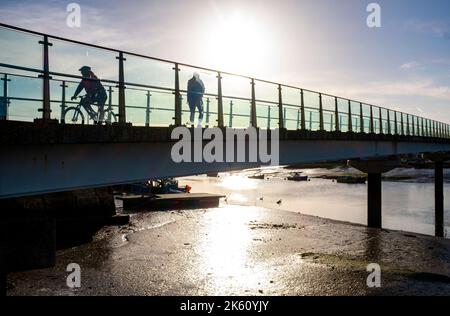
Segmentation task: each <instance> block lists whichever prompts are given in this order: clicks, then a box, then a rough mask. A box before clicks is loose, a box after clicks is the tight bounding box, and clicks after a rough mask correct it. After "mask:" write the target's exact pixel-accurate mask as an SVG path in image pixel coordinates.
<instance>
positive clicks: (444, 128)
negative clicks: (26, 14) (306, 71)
mask: <svg viewBox="0 0 450 316" xmlns="http://www.w3.org/2000/svg"><path fill="white" fill-rule="evenodd" d="M0 27H3V28H7V29H11V30H15V31H18V32H22V33H27V34H33V35H37V36H42V37H43V39H44V41H41V42H40V43H41V44H43V45H44V52H45V51H47V52H48V46H50V45H52V44H51V43H49V41H48V40H49V39H53V40H57V41H63V42H68V43H73V44H77V45H82V46H87V47H92V48H95V49H100V50H105V51H110V52H115V53H118V54H119V56H121V58H122V59H123V60H125V57H126V56H134V57H138V58H143V59H149V60H154V61H159V62H163V63H168V64H172V65H174V66H175V69H176V70H177V71H178V70H179V69H180V68H179V67H180V66H181V67H189V68H194V69H198V70H203V71H207V72H211V73H215V74H218V75H219V76H221V75H226V76H234V77H240V78H245V79H248V80H249V84H250V83H252V86H253V96H252V97H249V98H242V97H231V96H226V95H223V96H222V94H221V93H219V92H218V94H211V93H205V95H206V96H211V97H216V98H226V99H234V100H244V101H250V102H251V103H252V104H254V103H255V102H256V103H265V104H266V105H267V104H271V105H274V106H276V105H277V104H278V103H277V102H275V101H268V100H258V99H256V98H255V96H254V85H255V83H256V85H257V84H258V83H259V82H260V83H266V84H270V85H274V88H275V87H276V86H278V87H279V88H280V89H282V88H283V87H284V88H289V89H294V90H299V92H301V93H304V92H309V93H314V94H317V96H318V97H319V102H321V97H323V96H326V97H331V98H334V99H335V100H336V104H337V100H338V99H339V100H344V101H347V102H349V107H350V105H351V103H356V104H359V105H360V106H361V111H362V105H365V106H368V107H369V109H370V111H371V113H373V109H374V108H375V109H379V111H378V110H377V111H375V115H373V114H371V115H370V116H367V115H366V114H365V113H360V116H361V118H369V119H370V122H369V123H368V124H369V127H370V129H372V128H373V126H376V124H378V123H381V122H383V121H386V120H387V122H388V124H389V125H390V124H391V123H393V124H396V125H398V124H401V128H402V132H401V134H405V132H404V131H403V126H404V124H405V122H404V118H406V124H407V126H406V134H410V133H411V132H413V133H414V131H415V126H418V125H420V120H421V119H422V120H423V119H425V120H427V121H429V122H430V123H433V124H432V127H431V128H432V129H433V130H435V133H436V134H437V135H441V136H446V135H447V134H448V132H449V125H448V124H446V123H441V122H437V121H435V120H431V119H427V118H423V117H419V116H417V115H413V114H408V113H405V112H401V111H398V110H393V109H389V108H386V107H381V106H377V105H373V104H370V103H365V102H360V101H356V100H353V99H349V98H345V97H341V96H335V95H331V94H328V93H321V92H318V91H315V90H310V89H304V88H300V87H296V86H292V85H288V84H279V83H276V82H273V81H268V80H263V79H255V78H253V77H250V76H246V75H241V74H236V73H231V72H226V71H218V70H214V69H210V68H207V67H201V66H195V65H190V64H186V63H178V62H174V61H171V60H167V59H162V58H157V57H151V56H146V55H143V54H138V53H133V52H129V51H124V50H118V49H113V48H109V47H104V46H100V45H95V44H90V43H84V42H81V41H77V40H72V39H68V38H63V37H60V36H53V35H48V34H45V33H41V32H37V31H32V30H27V29H24V28H21V27H16V26H12V25H8V24H4V23H0ZM47 54H48V53H47ZM44 55H45V54H44ZM124 55H125V57H124ZM47 58H48V56H47ZM44 60H45V58H44ZM0 67H4V68H11V69H16V70H22V71H29V72H35V73H39V74H41V75H43V79H44V86H45V85H46V84H48V82H49V80H52V78H51V77H50V76H52V75H53V76H59V77H67V78H73V79H82V77H81V76H77V75H71V74H65V73H58V72H52V71H51V70H49V69H48V60H47V62H44V66H43V69H35V68H27V67H22V66H18V65H10V64H5V63H0ZM46 67H47V68H46ZM177 71H176V72H175V73H176V78H177V76H178V73H177ZM119 79H120V78H119ZM101 80H102V82H105V83H109V84H117V85H119V86H120V87H122V89H125V87H126V86H133V87H140V88H146V89H156V90H160V91H167V92H170V93H175V95H181V94H182V93H186V91H185V90H181V89H179V87H178V88H177V86H175V87H174V88H167V87H158V86H153V85H146V84H140V83H131V82H126V81H125V80H123V78H122V79H120V80H118V81H116V80H110V79H101ZM61 81H63V80H61ZM128 89H131V90H140V89H133V88H128ZM44 90H45V89H44ZM142 91H148V90H144V89H142ZM122 93H123V91H122ZM48 97H49V96H47V95H46V94H45V93H44V98H43V99H44V103H45V100H46V99H47V100H48ZM177 98H178V97H176V98H175V100H176V103H177V102H178V101H177V100H178V99H177ZM122 103H124V102H123V101H122ZM254 106H255V105H253V107H254ZM291 106H296V107H298V106H299V105H291ZM336 106H337V105H336ZM122 107H123V106H122ZM300 107H302V108H303V109H305V108H307V109H308V108H310V107H307V106H305V105H304V104H303V103H302V104H301V105H300ZM310 109H314V110H317V109H315V108H310ZM41 110H42V111H43V112H44V114H45V113H47V111H49V110H48V109H46V106H45V104H44V108H43V109H41ZM122 111H123V109H122ZM382 111H385V113H387V118H383V115H382ZM319 112H320V113H321V114H320V115H322V113H323V112H330V113H332V112H333V110H327V109H321V108H320V107H319ZM391 112H393V113H398V114H395V120H394V121H395V123H394V122H391V119H389V113H391ZM335 113H336V114H345V115H348V119H349V120H352V118H353V117H356V115H352V114H350V113H351V112H350V110H349V112H347V113H346V112H340V111H338V110H337V107H336V111H335ZM375 116H376V117H375ZM397 116H400V117H401V121H400V122H397ZM285 119H286V118H285ZM321 122H322V123H323V119H321ZM361 123H362V122H361ZM327 124H328V123H327ZM410 124H412V125H411V127H412V130H411V128H410ZM364 125H366V124H364ZM422 125H423V124H422ZM349 126H351V124H349ZM377 129H380V131H382V130H383V127H382V126H379V127H377ZM425 129H426V128H425ZM422 130H424V128H423V127H422ZM447 136H448V135H447ZM447 136H446V137H447Z"/></svg>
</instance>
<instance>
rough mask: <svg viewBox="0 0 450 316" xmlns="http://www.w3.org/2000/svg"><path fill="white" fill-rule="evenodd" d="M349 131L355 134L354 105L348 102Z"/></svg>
mask: <svg viewBox="0 0 450 316" xmlns="http://www.w3.org/2000/svg"><path fill="white" fill-rule="evenodd" d="M348 131H349V132H353V118H352V103H351V102H350V100H348Z"/></svg>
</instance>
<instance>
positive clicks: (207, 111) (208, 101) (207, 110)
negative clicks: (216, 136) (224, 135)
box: [206, 97, 211, 127]
mask: <svg viewBox="0 0 450 316" xmlns="http://www.w3.org/2000/svg"><path fill="white" fill-rule="evenodd" d="M210 102H211V101H210V100H209V97H208V98H206V127H209V116H210V114H209V104H210Z"/></svg>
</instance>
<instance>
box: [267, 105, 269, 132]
mask: <svg viewBox="0 0 450 316" xmlns="http://www.w3.org/2000/svg"><path fill="white" fill-rule="evenodd" d="M267 129H270V105H269V106H268V109H267Z"/></svg>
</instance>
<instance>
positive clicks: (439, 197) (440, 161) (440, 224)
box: [424, 153, 450, 237]
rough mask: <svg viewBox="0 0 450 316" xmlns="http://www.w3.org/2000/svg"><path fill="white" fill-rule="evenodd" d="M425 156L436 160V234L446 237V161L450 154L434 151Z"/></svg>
mask: <svg viewBox="0 0 450 316" xmlns="http://www.w3.org/2000/svg"><path fill="white" fill-rule="evenodd" d="M424 158H426V159H429V160H432V161H433V162H434V235H435V236H436V237H444V162H445V161H448V160H450V154H448V153H433V154H427V155H424Z"/></svg>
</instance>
